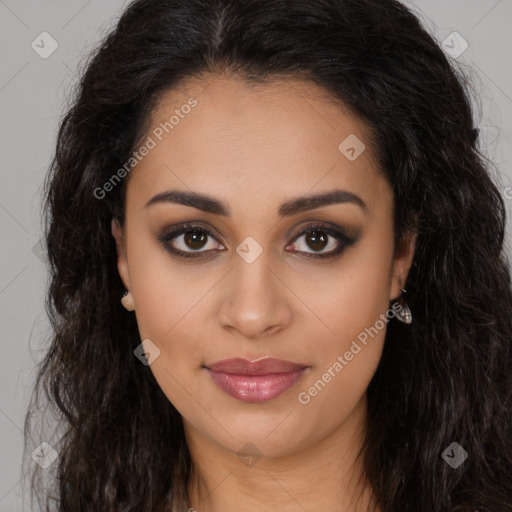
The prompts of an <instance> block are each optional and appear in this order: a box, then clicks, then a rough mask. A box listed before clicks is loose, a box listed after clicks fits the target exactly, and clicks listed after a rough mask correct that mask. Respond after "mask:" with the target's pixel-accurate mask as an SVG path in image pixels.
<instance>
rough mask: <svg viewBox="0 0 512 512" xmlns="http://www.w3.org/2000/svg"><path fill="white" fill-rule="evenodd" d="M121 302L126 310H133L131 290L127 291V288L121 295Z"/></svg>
mask: <svg viewBox="0 0 512 512" xmlns="http://www.w3.org/2000/svg"><path fill="white" fill-rule="evenodd" d="M121 304H122V305H123V306H124V307H125V309H126V310H127V311H133V310H134V309H135V304H134V303H133V296H132V292H129V291H128V290H126V291H125V292H124V295H123V296H122V297H121Z"/></svg>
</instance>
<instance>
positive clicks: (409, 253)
mask: <svg viewBox="0 0 512 512" xmlns="http://www.w3.org/2000/svg"><path fill="white" fill-rule="evenodd" d="M416 238H417V233H414V232H412V231H410V230H407V231H406V232H405V233H404V234H403V235H402V238H401V240H400V241H399V242H398V245H397V248H396V252H395V258H394V260H393V270H392V274H391V286H390V291H389V293H390V296H389V300H390V301H391V300H394V299H397V298H398V297H399V296H400V290H401V289H402V288H404V287H405V283H406V282H407V276H408V275H409V270H410V268H411V265H412V261H413V258H414V252H415V249H416Z"/></svg>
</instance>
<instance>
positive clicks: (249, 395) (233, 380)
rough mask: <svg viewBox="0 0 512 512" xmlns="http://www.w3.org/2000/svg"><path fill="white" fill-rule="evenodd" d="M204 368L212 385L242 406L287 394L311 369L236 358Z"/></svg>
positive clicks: (267, 360) (267, 359) (285, 362)
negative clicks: (238, 401)
mask: <svg viewBox="0 0 512 512" xmlns="http://www.w3.org/2000/svg"><path fill="white" fill-rule="evenodd" d="M205 368H206V369H207V370H208V373H209V375H210V377H211V378H212V380H213V382H214V383H215V384H216V385H217V386H218V387H219V388H220V389H221V390H222V391H224V392H225V393H227V394H228V395H229V396H231V397H233V398H236V399H237V400H240V401H242V402H249V403H259V402H265V401H268V400H272V399H273V398H276V397H277V396H279V395H281V394H282V393H284V392H285V391H288V390H289V389H290V388H291V387H293V386H294V385H295V384H296V383H297V381H298V380H299V379H300V378H301V377H302V376H303V375H304V374H305V373H306V372H307V371H308V369H309V368H310V366H308V365H306V364H301V363H293V362H291V361H285V360H283V359H275V358H264V359H259V360H257V361H249V360H247V359H242V358H235V359H225V360H222V361H218V362H216V363H212V364H209V365H205Z"/></svg>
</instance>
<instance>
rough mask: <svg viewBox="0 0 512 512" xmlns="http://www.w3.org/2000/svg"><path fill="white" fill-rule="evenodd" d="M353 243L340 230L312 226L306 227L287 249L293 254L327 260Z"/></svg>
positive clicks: (323, 226)
mask: <svg viewBox="0 0 512 512" xmlns="http://www.w3.org/2000/svg"><path fill="white" fill-rule="evenodd" d="M301 239H303V241H301ZM355 242H356V239H355V238H352V237H349V236H348V235H346V234H345V233H344V231H342V230H341V229H334V228H332V227H330V226H325V225H322V224H314V225H310V226H306V227H305V228H304V229H303V230H302V231H301V232H300V233H299V234H298V235H297V236H296V237H295V238H294V242H293V243H292V244H291V245H290V246H288V247H291V248H292V249H293V251H294V252H298V253H304V254H307V255H308V257H312V258H328V257H332V256H336V255H338V254H340V253H341V252H342V251H343V250H344V249H345V247H348V246H350V245H352V244H354V243H355ZM316 253H318V254H316Z"/></svg>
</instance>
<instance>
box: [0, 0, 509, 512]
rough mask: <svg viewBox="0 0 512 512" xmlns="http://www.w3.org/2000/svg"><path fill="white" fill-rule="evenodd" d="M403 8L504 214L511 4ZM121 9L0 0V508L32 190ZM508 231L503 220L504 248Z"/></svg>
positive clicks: (17, 394) (30, 320) (18, 439)
mask: <svg viewBox="0 0 512 512" xmlns="http://www.w3.org/2000/svg"><path fill="white" fill-rule="evenodd" d="M241 1H243V0H241ZM404 3H406V5H408V6H409V7H411V8H412V9H413V10H414V11H415V12H416V13H417V14H418V15H419V16H420V18H421V19H422V22H423V24H424V26H425V27H427V29H428V30H429V31H430V33H431V34H432V35H433V36H434V37H435V38H436V40H438V41H439V43H440V44H441V45H442V46H443V48H444V49H445V51H446V52H447V53H449V54H450V58H452V59H455V60H457V61H458V62H460V63H463V64H464V66H465V68H466V69H467V74H469V75H470V77H471V79H472V81H473V83H474V84H475V87H476V89H477V91H478V104H476V105H475V112H476V113H477V116H478V117H477V118H476V120H475V123H476V124H477V125H478V126H479V128H480V144H481V145H482V147H483V148H485V152H486V153H487V154H488V155H489V156H491V158H492V159H493V161H494V162H495V164H496V166H497V168H498V171H499V172H498V176H497V179H499V183H498V184H499V187H500V190H502V193H503V197H504V198H505V199H506V204H507V211H508V212H510V205H511V203H512V163H511V153H512V122H511V121H512V59H511V54H510V49H511V48H512V31H511V30H510V24H511V22H512V0H414V1H412V0H410V1H407V0H404ZM126 4H127V1H126V0H125V1H121V0H108V1H100V0H37V1H36V0H0V41H1V45H0V51H1V54H2V60H1V62H2V65H1V67H0V109H1V127H0V156H1V160H0V178H1V179H0V237H1V238H0V239H1V242H0V243H1V248H2V249H1V253H0V315H1V329H2V336H1V340H0V344H1V348H2V351H1V356H0V384H1V385H0V453H1V467H0V512H13V511H21V510H23V508H22V505H21V495H22V489H23V488H22V485H21V480H20V479H21V474H22V467H21V461H22V453H23V421H24V417H25V412H26V408H27V404H28V399H29V395H30V392H31V389H32V384H33V379H34V376H35V366H36V363H37V362H38V361H40V360H41V358H42V355H43V353H44V348H45V345H44V343H43V342H42V341H41V340H42V339H43V335H44V334H45V332H46V331H47V328H48V323H47V320H46V317H45V310H44V296H45V288H46V284H47V273H46V264H45V256H44V248H42V247H41V245H40V240H41V234H42V230H41V228H42V225H41V218H40V200H41V186H42V183H43V178H44V175H45V173H46V171H47V169H48V166H49V163H50V159H51V156H52V153H53V150H54V145H55V140H56V131H57V127H58V124H59V121H60V119H61V115H62V113H63V110H64V108H65V105H66V104H67V100H68V98H69V93H70V90H71V86H72V85H73V84H74V83H75V82H76V72H77V68H78V65H79V63H81V62H82V61H83V59H84V58H85V57H86V56H87V54H88V53H89V52H90V51H91V50H92V49H93V48H94V47H95V46H96V45H97V43H98V42H99V40H100V39H101V38H102V37H103V36H104V35H105V34H106V33H107V32H108V30H109V29H110V28H111V27H112V26H113V24H114V23H115V22H116V20H117V18H118V16H119V14H120V12H121V11H122V10H123V8H124V6H125V5H126ZM454 32H457V34H455V35H454V34H453V33H454ZM454 38H455V39H454ZM41 40H43V42H41ZM443 41H445V43H443ZM464 41H466V42H467V45H468V47H467V49H466V50H465V51H464V53H462V54H461V55H456V54H454V53H453V52H454V50H453V49H451V48H452V47H454V48H455V49H457V48H460V50H462V49H463V48H464V46H465V44H466V43H464ZM52 50H54V51H53V53H51V55H47V53H49V52H51V51H52ZM460 50H459V51H460ZM45 52H46V53H45ZM44 57H46V58H44ZM480 111H481V116H480ZM508 187H511V188H508ZM482 220H483V221H484V222H485V219H482ZM511 230H512V227H511V225H510V222H508V223H507V239H506V241H507V247H508V248H509V247H511V246H510V231H511ZM508 253H509V254H510V249H508ZM27 503H28V502H27ZM25 510H28V506H27V505H26V506H25Z"/></svg>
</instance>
